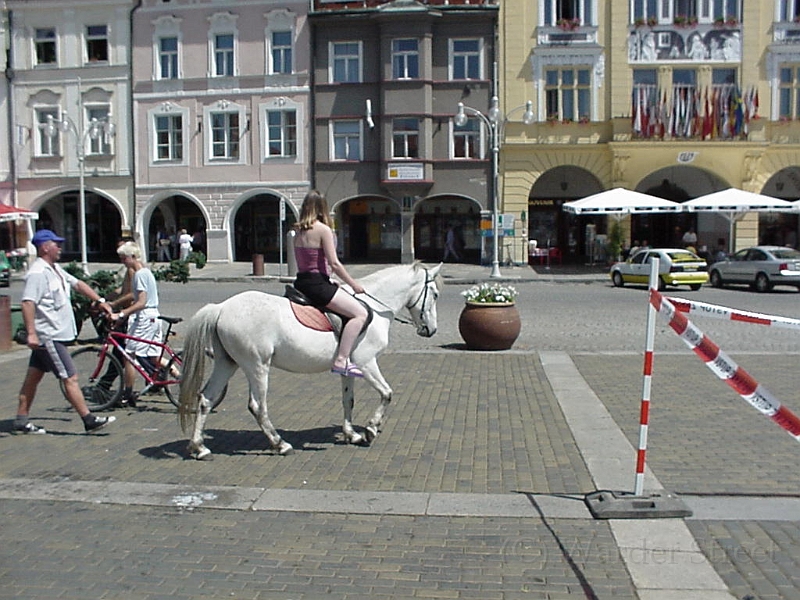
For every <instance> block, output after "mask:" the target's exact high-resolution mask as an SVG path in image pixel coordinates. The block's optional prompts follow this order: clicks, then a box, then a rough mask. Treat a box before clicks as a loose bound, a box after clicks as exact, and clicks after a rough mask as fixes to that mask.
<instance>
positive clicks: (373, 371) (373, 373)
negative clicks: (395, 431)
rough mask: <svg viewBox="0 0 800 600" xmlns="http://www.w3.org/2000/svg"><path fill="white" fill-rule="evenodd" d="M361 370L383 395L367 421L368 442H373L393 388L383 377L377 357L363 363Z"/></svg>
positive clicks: (390, 398) (390, 399)
mask: <svg viewBox="0 0 800 600" xmlns="http://www.w3.org/2000/svg"><path fill="white" fill-rule="evenodd" d="M361 370H362V371H363V372H364V379H365V380H366V381H367V382H368V383H369V384H370V385H371V386H372V387H374V388H375V389H376V390H377V391H378V394H380V397H381V403H380V404H379V405H378V408H377V409H376V410H375V413H374V414H373V415H372V418H371V419H370V420H369V421H368V422H367V428H366V433H367V443H368V444H371V443H372V442H373V441H374V440H375V438H376V437H378V433H380V428H381V424H382V423H383V418H384V416H385V415H386V409H387V408H388V407H389V403H390V402H391V401H392V388H391V387H389V384H388V383H387V382H386V380H385V379H384V378H383V374H382V373H381V370H380V368H378V361H377V359H375V358H373V359H372V360H371V361H369V362H368V363H366V364H365V365H361Z"/></svg>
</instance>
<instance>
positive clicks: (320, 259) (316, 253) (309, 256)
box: [294, 246, 331, 275]
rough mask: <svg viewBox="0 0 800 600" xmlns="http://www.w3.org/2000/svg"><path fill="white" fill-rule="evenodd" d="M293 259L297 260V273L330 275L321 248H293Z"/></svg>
mask: <svg viewBox="0 0 800 600" xmlns="http://www.w3.org/2000/svg"><path fill="white" fill-rule="evenodd" d="M294 257H295V259H296V260H297V272H298V273H322V274H323V275H330V274H331V272H330V268H329V267H328V261H327V260H326V259H325V251H324V250H323V249H322V248H304V247H302V246H295V247H294Z"/></svg>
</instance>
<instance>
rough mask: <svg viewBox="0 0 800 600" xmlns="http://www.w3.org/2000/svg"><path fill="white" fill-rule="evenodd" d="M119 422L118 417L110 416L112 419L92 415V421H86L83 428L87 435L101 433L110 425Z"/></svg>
mask: <svg viewBox="0 0 800 600" xmlns="http://www.w3.org/2000/svg"><path fill="white" fill-rule="evenodd" d="M116 420H117V417H115V416H113V415H112V416H110V417H98V416H97V415H92V420H91V421H84V422H83V428H84V429H86V433H93V432H95V431H99V430H100V429H102V428H103V427H105V426H106V425H108V424H109V423H113V422H114V421H116Z"/></svg>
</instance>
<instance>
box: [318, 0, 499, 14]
mask: <svg viewBox="0 0 800 600" xmlns="http://www.w3.org/2000/svg"><path fill="white" fill-rule="evenodd" d="M498 1H499V0H419V2H420V4H426V5H429V6H497V4H498ZM391 2H392V0H314V3H313V6H314V11H315V12H317V11H333V10H363V9H365V8H379V7H381V6H383V5H385V4H390V3H391Z"/></svg>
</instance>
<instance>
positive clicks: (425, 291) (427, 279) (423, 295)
mask: <svg viewBox="0 0 800 600" xmlns="http://www.w3.org/2000/svg"><path fill="white" fill-rule="evenodd" d="M423 270H424V271H425V283H424V284H423V285H422V291H421V292H420V293H419V296H418V297H417V299H416V300H414V302H412V303H411V304H408V305H407V306H406V308H411V307H412V306H416V305H417V303H418V302H419V301H420V300H422V308H421V309H420V310H421V311H423V312H424V310H425V300H427V298H428V284H429V283H430V282H432V281H433V279H432V278H430V277H429V273H428V269H423ZM364 295H365V296H367V297H368V298H371V299H372V300H374V301H375V302H377V303H378V304H381V305H383V306H385V307H386V308H388V309H389V312H391V313H392V318H393V319H394V320H395V321H397V322H398V323H403V324H404V325H414V322H413V321H410V320H408V319H405V318H403V317H398V316H396V315H395V314H394V309H393V308H392V307H391V306H389V305H388V304H386V303H385V302H384V301H383V300H379V299H378V298H376V297H375V296H373V295H372V294H370V293H369V292H367V291H364Z"/></svg>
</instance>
